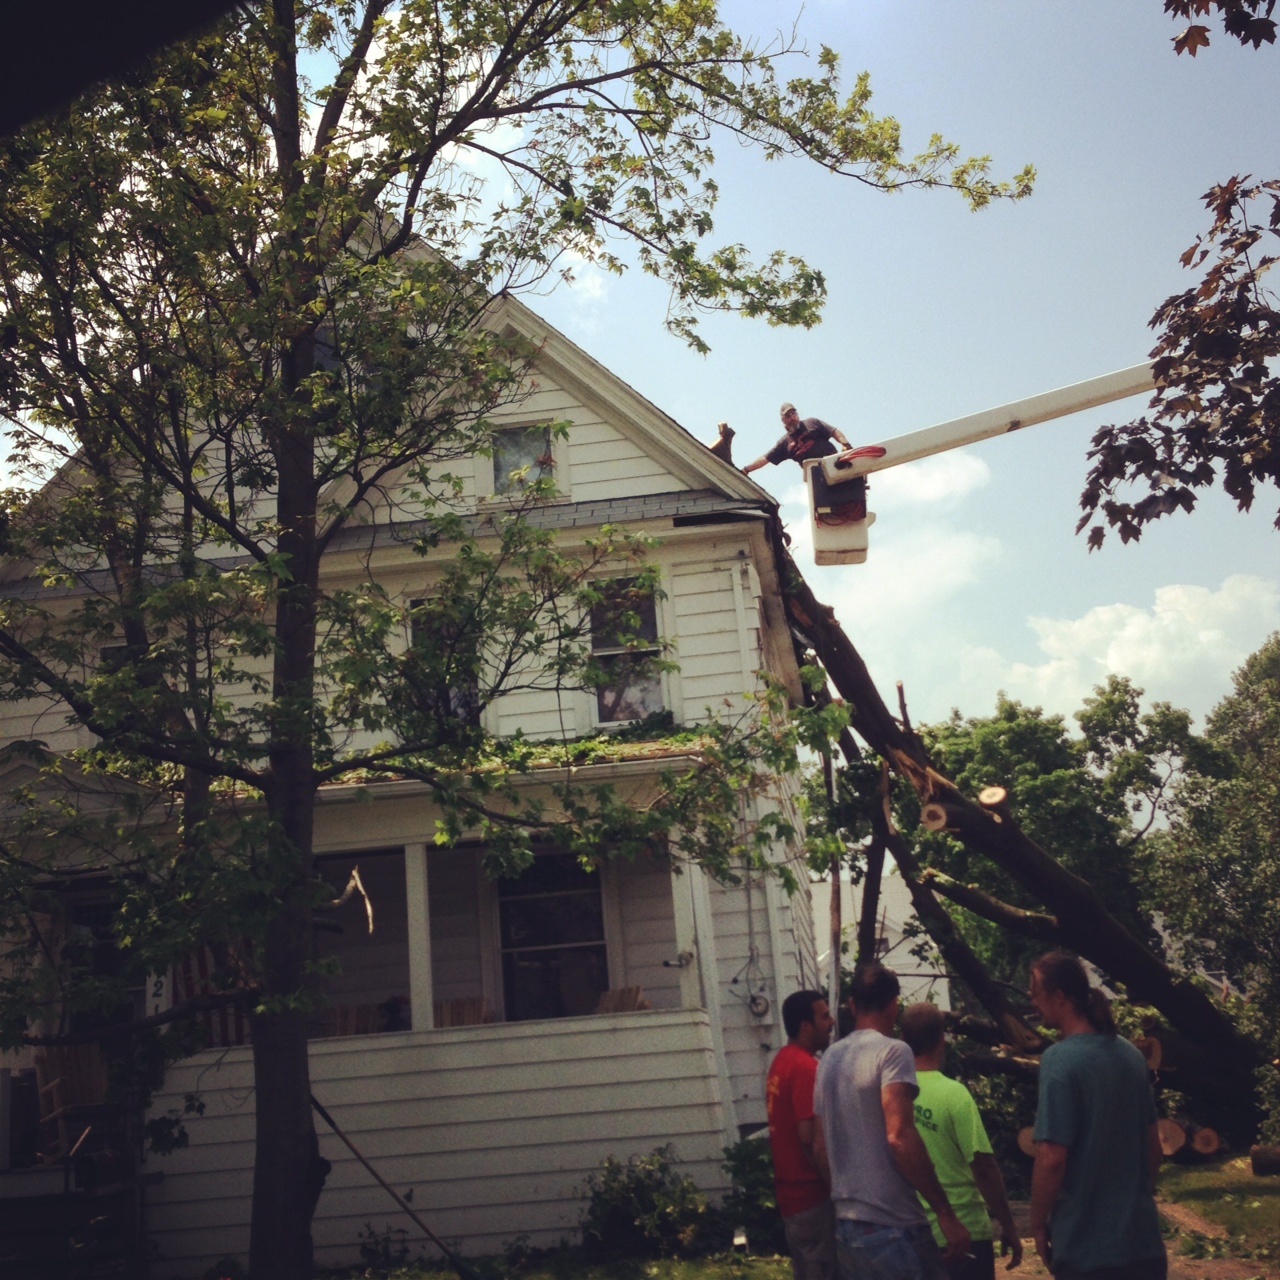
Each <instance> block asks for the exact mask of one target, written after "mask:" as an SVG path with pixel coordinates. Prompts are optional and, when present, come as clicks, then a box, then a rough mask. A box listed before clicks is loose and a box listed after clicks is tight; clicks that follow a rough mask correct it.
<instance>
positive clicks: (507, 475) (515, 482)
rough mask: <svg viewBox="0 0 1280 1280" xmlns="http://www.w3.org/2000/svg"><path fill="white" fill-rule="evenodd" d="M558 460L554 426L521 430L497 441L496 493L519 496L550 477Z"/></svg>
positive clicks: (494, 477) (495, 440)
mask: <svg viewBox="0 0 1280 1280" xmlns="http://www.w3.org/2000/svg"><path fill="white" fill-rule="evenodd" d="M554 466H555V460H554V458H553V457H552V450H551V427H550V426H549V425H545V424H544V425H543V426H537V427H517V428H515V429H514V430H512V431H502V432H500V433H499V434H497V435H496V436H494V438H493V492H494V494H495V495H496V496H500V497H501V496H518V495H519V494H521V493H523V492H524V490H525V489H527V488H528V487H529V486H530V485H531V484H533V483H534V482H535V481H538V480H541V479H543V478H544V477H546V476H550V475H551V472H552V469H553V467H554Z"/></svg>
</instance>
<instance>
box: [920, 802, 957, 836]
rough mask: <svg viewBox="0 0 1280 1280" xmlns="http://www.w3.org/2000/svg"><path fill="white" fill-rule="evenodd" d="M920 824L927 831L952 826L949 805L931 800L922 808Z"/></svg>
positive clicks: (943, 829) (940, 829) (942, 829)
mask: <svg viewBox="0 0 1280 1280" xmlns="http://www.w3.org/2000/svg"><path fill="white" fill-rule="evenodd" d="M920 825H921V826H922V827H923V828H924V829H925V830H926V831H945V830H946V829H947V828H948V827H950V826H951V814H950V813H949V812H948V810H947V806H946V805H945V804H938V802H937V801H936V800H931V801H930V802H929V803H928V804H926V805H924V806H923V807H922V808H921V810H920Z"/></svg>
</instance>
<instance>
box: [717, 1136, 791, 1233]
mask: <svg viewBox="0 0 1280 1280" xmlns="http://www.w3.org/2000/svg"><path fill="white" fill-rule="evenodd" d="M723 1167H724V1171H725V1173H727V1174H728V1175H729V1184H730V1185H729V1191H728V1194H727V1195H726V1196H725V1198H724V1218H725V1222H726V1224H727V1225H728V1226H730V1227H742V1228H743V1229H744V1230H745V1231H746V1233H747V1247H748V1249H749V1250H750V1251H751V1252H752V1253H754V1254H785V1253H787V1252H788V1250H787V1237H786V1235H785V1233H784V1232H783V1229H782V1215H781V1214H780V1213H779V1212H778V1197H777V1190H776V1188H775V1186H774V1181H773V1149H772V1147H771V1146H770V1145H769V1139H768V1134H767V1132H762V1133H761V1134H757V1135H753V1136H752V1137H749V1138H741V1139H739V1140H738V1141H737V1142H735V1143H734V1144H733V1146H731V1147H725V1149H724V1166H723Z"/></svg>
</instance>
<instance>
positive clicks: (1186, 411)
mask: <svg viewBox="0 0 1280 1280" xmlns="http://www.w3.org/2000/svg"><path fill="white" fill-rule="evenodd" d="M1272 25H1273V26H1274V24H1272ZM1271 38H1274V37H1271ZM1206 43H1207V41H1206ZM1255 203H1256V204H1257V205H1260V206H1262V207H1261V208H1255ZM1205 205H1206V207H1207V208H1208V209H1209V212H1210V214H1211V216H1212V222H1211V225H1210V227H1209V230H1208V231H1207V232H1206V233H1205V234H1204V235H1203V236H1201V237H1199V238H1198V239H1197V240H1196V242H1195V243H1194V244H1193V245H1191V247H1190V248H1189V249H1188V250H1187V251H1186V252H1185V253H1184V254H1183V255H1182V265H1183V267H1185V268H1188V269H1191V270H1196V269H1199V268H1201V267H1203V266H1204V264H1205V263H1206V262H1209V266H1208V267H1207V268H1206V269H1205V270H1204V272H1203V277H1202V278H1201V280H1200V281H1199V283H1198V284H1197V285H1195V286H1193V287H1192V288H1189V289H1187V290H1185V291H1184V292H1182V293H1177V294H1174V295H1173V296H1172V297H1171V298H1167V299H1166V300H1165V301H1164V302H1163V303H1162V304H1161V305H1160V307H1159V309H1158V310H1157V311H1156V313H1155V315H1154V316H1153V317H1152V320H1151V327H1152V328H1153V329H1156V330H1158V331H1159V335H1160V336H1159V340H1158V341H1157V343H1156V346H1155V349H1154V351H1152V353H1151V354H1152V356H1153V357H1154V361H1155V379H1156V393H1155V396H1154V397H1153V400H1152V407H1153V412H1152V414H1151V416H1150V417H1142V418H1138V419H1137V420H1136V421H1134V422H1130V423H1126V424H1123V425H1118V426H1105V427H1102V428H1101V429H1100V430H1098V431H1097V432H1096V433H1095V434H1094V437H1093V443H1092V447H1091V448H1090V450H1089V459H1090V463H1091V465H1090V468H1089V473H1088V476H1087V479H1086V482H1085V489H1084V492H1083V493H1082V494H1081V497H1080V506H1081V507H1082V508H1083V512H1084V514H1083V515H1082V516H1081V517H1080V522H1079V524H1078V525H1077V532H1078V531H1079V530H1081V529H1083V528H1084V527H1085V526H1086V525H1088V524H1089V522H1090V521H1091V520H1092V519H1094V517H1095V516H1096V515H1098V514H1099V513H1100V514H1101V515H1102V517H1103V520H1104V521H1105V523H1102V524H1095V525H1093V526H1092V527H1091V528H1090V530H1089V546H1090V547H1091V548H1094V547H1099V546H1101V545H1102V542H1103V540H1104V538H1105V537H1106V532H1107V528H1108V527H1110V528H1112V529H1114V530H1115V531H1116V532H1117V533H1119V535H1120V537H1121V539H1122V540H1123V541H1124V542H1130V541H1136V540H1137V539H1138V538H1140V537H1141V536H1142V532H1143V530H1144V529H1145V528H1146V526H1147V525H1148V524H1150V523H1151V521H1153V520H1157V519H1159V518H1160V517H1161V516H1164V515H1168V514H1170V513H1171V512H1174V511H1179V510H1181V511H1191V510H1192V509H1194V507H1195V504H1196V491H1197V490H1199V489H1205V488H1209V487H1210V486H1214V485H1217V484H1221V485H1222V488H1223V489H1224V490H1225V491H1226V492H1227V493H1228V494H1229V495H1230V496H1231V497H1232V498H1234V499H1235V501H1236V505H1237V506H1238V507H1239V508H1240V509H1241V510H1242V511H1247V510H1249V509H1250V508H1251V507H1252V505H1253V501H1254V497H1255V496H1256V494H1257V491H1258V489H1259V488H1260V487H1262V488H1268V489H1275V488H1277V487H1280V463H1278V462H1277V459H1278V458H1280V450H1277V439H1278V438H1280V412H1277V400H1278V398H1280V382H1278V381H1277V376H1276V372H1275V361H1276V356H1277V355H1280V306H1278V305H1277V297H1276V294H1275V292H1274V290H1272V289H1270V288H1268V287H1267V286H1266V283H1265V277H1266V273H1267V271H1268V270H1269V268H1270V267H1271V265H1272V264H1273V263H1274V262H1275V260H1276V250H1277V247H1280V246H1278V244H1277V242H1278V241H1280V180H1275V179H1272V180H1271V181H1267V182H1258V183H1252V184H1251V183H1249V181H1248V178H1247V176H1246V177H1244V178H1241V177H1238V176H1237V177H1233V178H1230V179H1228V180H1227V181H1226V182H1224V183H1221V184H1219V185H1217V186H1214V187H1213V188H1212V189H1211V190H1210V191H1209V192H1208V193H1207V194H1206V196H1205ZM1210 259H1212V261H1210ZM1133 487H1136V488H1138V490H1139V492H1140V493H1141V491H1142V490H1143V489H1144V488H1145V490H1146V492H1145V493H1143V494H1142V496H1138V497H1134V496H1131V488H1133ZM1277 524H1280V517H1278V518H1277Z"/></svg>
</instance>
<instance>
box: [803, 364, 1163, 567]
mask: <svg viewBox="0 0 1280 1280" xmlns="http://www.w3.org/2000/svg"><path fill="white" fill-rule="evenodd" d="M1151 370H1152V366H1151V363H1150V361H1148V362H1147V363H1145V364H1138V365H1134V366H1132V368H1129V369H1121V370H1119V371H1118V372H1116V373H1108V374H1104V375H1103V376H1102V377H1100V378H1090V379H1089V380H1088V381H1086V382H1077V383H1074V384H1073V385H1072V386H1069V387H1061V388H1059V389H1058V390H1057V391H1046V392H1044V393H1043V394H1041V395H1038V396H1030V397H1028V398H1027V399H1025V400H1015V401H1013V402H1012V403H1010V404H1003V405H1000V406H999V407H997V408H995V409H985V410H983V411H982V412H981V413H971V414H969V415H968V416H967V417H964V418H954V419H952V421H950V422H942V423H939V424H938V425H937V426H934V427H926V428H925V429H924V430H923V431H913V432H911V433H910V434H909V435H905V436H895V437H894V438H893V439H891V440H885V441H883V442H882V443H880V444H872V445H860V446H859V447H857V448H854V449H847V450H845V451H844V452H842V453H836V454H831V455H830V456H829V457H826V458H815V459H811V460H810V461H808V462H806V463H805V464H804V472H805V483H806V485H807V486H808V489H809V505H810V511H811V514H812V519H813V551H814V560H815V561H816V562H817V563H818V564H862V563H863V562H864V561H865V560H866V558H867V526H868V525H869V524H870V523H871V521H872V520H874V519H875V517H874V516H871V515H868V513H867V510H866V500H865V496H864V488H865V486H864V484H863V483H862V477H864V476H867V475H869V474H870V473H871V472H873V471H883V470H884V469H885V468H886V467H896V466H898V465H900V464H901V463H904V462H914V461H916V460H917V459H918V458H927V457H930V456H931V455H932V454H935V453H944V452H945V451H946V450H948V449H958V448H960V447H961V446H963V445H966V444H974V443H975V442H976V441H978V440H986V439H989V438H990V437H991V436H1001V435H1005V434H1006V433H1007V432H1010V431H1017V430H1019V429H1020V428H1022V427H1031V426H1035V425H1036V424H1037V423H1039V422H1049V421H1051V420H1052V419H1054V418H1064V417H1066V416H1067V415H1068V414H1072V413H1080V412H1081V411H1082V410H1084V409H1093V408H1096V407H1097V406H1099V405H1104V404H1110V403H1111V402H1112V401H1114V400H1125V399H1127V398H1128V397H1129V396H1136V395H1141V394H1142V393H1143V392H1144V391H1151V390H1152V389H1153V388H1154V387H1155V382H1154V380H1153V377H1152V371H1151ZM852 482H857V483H852ZM846 485H847V486H848V488H847V489H846V490H844V492H842V489H843V487H844V486H846ZM846 494H847V495H848V496H847V497H846V496H845V495H846Z"/></svg>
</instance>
